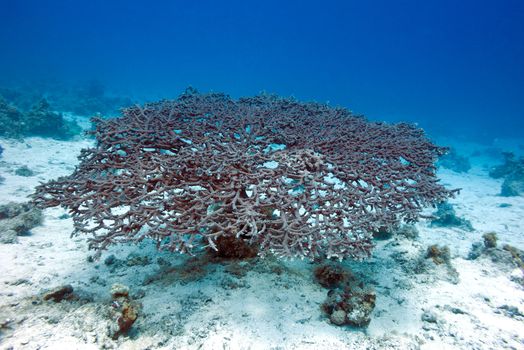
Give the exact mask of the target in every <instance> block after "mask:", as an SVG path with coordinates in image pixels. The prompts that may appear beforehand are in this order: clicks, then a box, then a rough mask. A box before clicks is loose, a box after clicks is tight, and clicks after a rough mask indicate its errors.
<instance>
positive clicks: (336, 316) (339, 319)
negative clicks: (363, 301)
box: [329, 310, 346, 326]
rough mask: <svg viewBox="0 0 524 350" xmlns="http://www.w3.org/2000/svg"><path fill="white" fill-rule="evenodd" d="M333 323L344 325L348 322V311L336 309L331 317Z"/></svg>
mask: <svg viewBox="0 0 524 350" xmlns="http://www.w3.org/2000/svg"><path fill="white" fill-rule="evenodd" d="M329 320H330V321H331V323H333V324H336V325H337V326H342V325H344V324H345V323H346V312H345V311H344V310H337V311H334V312H333V313H332V314H331V316H330V317H329Z"/></svg>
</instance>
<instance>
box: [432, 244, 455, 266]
mask: <svg viewBox="0 0 524 350" xmlns="http://www.w3.org/2000/svg"><path fill="white" fill-rule="evenodd" d="M426 258H431V259H432V260H433V262H434V263H435V264H437V265H440V264H449V262H450V259H451V254H450V252H449V247H448V246H438V245H436V244H433V245H430V246H429V247H428V249H427V251H426Z"/></svg>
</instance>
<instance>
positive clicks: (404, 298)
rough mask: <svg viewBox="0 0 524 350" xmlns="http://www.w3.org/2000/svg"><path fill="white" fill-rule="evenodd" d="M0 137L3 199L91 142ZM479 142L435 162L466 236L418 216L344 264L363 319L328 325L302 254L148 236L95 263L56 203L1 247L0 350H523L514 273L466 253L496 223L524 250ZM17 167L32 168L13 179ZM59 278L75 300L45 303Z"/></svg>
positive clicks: (522, 220)
mask: <svg viewBox="0 0 524 350" xmlns="http://www.w3.org/2000/svg"><path fill="white" fill-rule="evenodd" d="M0 144H1V145H2V147H4V149H5V150H4V153H3V155H2V157H1V158H0V176H2V177H4V178H5V182H4V183H3V184H2V185H0V204H6V203H8V202H24V201H27V196H28V195H30V194H31V193H32V192H33V189H34V187H35V186H36V185H37V184H38V183H39V182H41V181H47V180H50V179H53V178H56V177H58V176H62V175H67V174H69V173H71V171H72V170H73V169H74V166H75V164H76V163H77V160H76V157H77V155H78V154H79V152H80V149H82V148H85V147H87V146H90V145H91V144H92V141H91V140H85V139H78V140H75V141H54V140H49V139H43V138H27V139H25V140H24V141H23V142H22V141H13V140H6V139H0ZM484 148H486V146H481V145H475V144H461V145H458V146H457V149H459V150H460V151H462V152H463V154H470V155H471V154H472V153H473V152H474V151H478V150H480V153H479V152H477V153H476V154H477V155H478V156H477V157H476V158H475V157H473V158H471V161H472V163H473V168H472V169H471V170H470V171H469V172H468V173H456V172H453V171H451V170H446V169H443V170H440V171H439V176H440V178H441V179H442V182H443V183H444V184H446V185H447V186H449V187H450V188H461V189H462V190H461V193H460V195H459V196H458V197H457V198H455V199H452V200H450V203H452V204H453V206H454V208H455V210H456V212H457V215H458V216H460V217H463V218H465V219H467V220H469V221H470V222H471V224H472V226H473V228H474V230H473V231H468V230H463V229H461V228H446V227H431V226H430V225H429V223H428V222H419V223H417V225H416V228H417V229H418V231H419V236H418V237H417V238H407V237H404V236H399V235H397V236H393V237H392V238H390V239H386V240H380V241H377V246H376V248H375V250H374V252H373V256H372V257H371V258H370V259H368V260H365V261H361V262H357V261H350V262H345V263H344V266H346V267H347V268H349V269H351V270H352V271H353V273H354V274H355V275H356V276H358V278H359V279H361V280H362V281H363V282H364V283H365V284H366V285H368V286H372V287H373V288H374V289H375V291H376V295H377V301H376V307H375V309H374V311H373V316H372V320H371V323H370V324H369V326H367V327H366V328H353V327H349V326H343V327H339V326H335V325H333V324H331V323H330V321H329V318H328V317H327V316H326V315H324V314H323V313H322V311H321V309H320V305H321V304H322V303H323V302H324V300H325V298H326V295H327V292H328V290H327V289H326V288H324V287H322V286H321V285H319V284H318V283H317V282H316V281H315V280H314V278H313V269H314V268H315V266H316V265H315V264H313V263H311V262H308V261H305V260H304V261H301V260H291V261H281V260H275V259H264V260H262V259H258V258H257V259H253V260H250V261H244V262H234V261H233V262H231V261H230V262H216V261H211V260H209V259H207V258H206V257H205V256H201V257H186V256H180V255H176V254H172V253H169V252H157V251H156V250H155V246H154V244H153V243H151V242H143V243H142V244H140V245H133V246H131V245H129V246H128V245H125V246H117V247H112V248H111V249H110V250H109V251H107V252H104V254H103V255H102V257H101V259H100V260H96V261H94V260H93V259H92V254H93V252H91V251H89V250H88V249H87V244H86V239H85V237H73V238H70V234H71V231H72V220H71V219H70V218H68V217H67V215H64V214H66V211H65V210H63V209H60V208H53V209H47V210H45V211H44V221H43V224H42V225H41V226H38V227H36V228H34V229H32V230H31V233H30V234H29V235H25V236H20V237H18V241H19V242H18V243H15V244H0V326H1V327H0V349H100V348H105V349H116V348H118V349H524V287H523V280H524V276H523V272H522V271H521V270H519V269H518V268H516V267H515V266H512V265H511V264H509V263H508V261H507V259H506V258H505V256H504V252H503V250H502V249H498V250H493V251H491V252H488V251H486V252H485V253H483V254H481V255H480V256H479V257H478V258H476V259H468V254H469V252H470V250H471V247H472V244H473V243H475V242H482V241H483V238H482V236H483V234H485V233H487V232H496V234H497V236H498V238H499V246H502V245H504V244H509V245H511V246H514V247H516V248H519V249H524V197H522V196H520V197H501V196H499V195H498V194H499V192H500V187H501V183H502V180H495V179H492V178H490V177H489V176H488V169H489V167H491V166H493V165H495V164H496V163H497V160H495V159H493V158H490V156H489V154H488V152H487V151H486V153H485V154H484V153H483V152H482V149H484ZM23 165H26V166H27V167H29V168H30V169H31V170H33V171H34V172H35V174H34V175H33V176H29V177H24V176H19V175H16V174H15V170H16V169H17V168H19V167H21V166H23ZM432 244H438V245H440V246H443V245H445V246H447V247H449V249H450V253H451V259H450V262H449V264H440V265H437V264H434V263H432V262H430V263H428V261H427V259H425V254H426V251H427V248H428V246H430V245H432ZM116 283H118V284H122V285H124V286H127V287H128V288H129V295H130V298H132V299H133V300H134V301H135V302H136V303H138V304H140V309H139V310H140V311H139V313H138V318H137V320H136V322H135V323H134V325H133V327H132V328H131V330H130V331H129V333H128V334H127V335H122V336H120V337H118V338H117V339H113V337H111V336H110V334H111V329H112V327H114V324H115V322H116V320H115V318H114V314H113V313H112V311H111V308H112V307H114V305H113V301H112V298H111V287H112V286H113V285H114V284H116ZM63 285H71V286H72V287H73V289H74V293H75V295H76V296H77V297H76V298H74V299H72V300H62V301H61V302H53V301H42V298H41V296H42V295H43V293H45V291H48V290H50V289H53V288H55V287H59V286H63Z"/></svg>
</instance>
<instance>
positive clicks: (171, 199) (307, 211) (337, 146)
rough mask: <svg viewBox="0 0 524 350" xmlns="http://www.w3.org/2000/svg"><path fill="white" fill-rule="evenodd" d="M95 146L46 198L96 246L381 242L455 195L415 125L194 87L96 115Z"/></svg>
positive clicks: (363, 245) (39, 200)
mask: <svg viewBox="0 0 524 350" xmlns="http://www.w3.org/2000/svg"><path fill="white" fill-rule="evenodd" d="M94 121H95V123H96V130H94V131H93V134H94V135H95V137H96V139H97V145H96V147H95V148H91V149H86V150H83V151H82V153H81V155H80V160H81V163H80V165H79V167H78V168H77V169H76V170H75V172H74V173H73V174H72V175H70V176H68V177H63V178H59V179H57V180H56V181H51V182H49V183H46V184H42V185H40V186H39V187H38V188H37V190H36V193H35V194H34V196H33V201H34V202H35V203H36V204H37V205H38V206H40V207H51V206H57V205H62V206H64V207H67V208H68V209H69V210H70V212H71V214H72V215H73V219H74V223H75V233H88V234H91V235H92V237H91V238H90V247H91V248H94V249H98V250H101V249H105V248H106V247H107V246H108V245H110V244H114V243H118V242H137V241H141V240H143V239H144V238H152V239H154V240H156V241H157V242H158V246H159V248H161V249H168V250H172V251H179V252H183V253H191V252H194V251H195V249H199V248H203V247H205V246H210V247H211V248H214V247H216V241H217V239H218V238H220V237H235V238H237V239H243V240H246V241H248V242H249V243H250V244H255V245H256V246H258V247H259V251H260V253H261V254H266V253H268V252H272V253H274V254H276V255H279V256H286V257H291V256H305V257H308V258H312V257H315V256H317V255H320V254H326V255H327V256H336V257H339V258H346V257H352V258H358V257H363V256H366V255H368V254H369V252H370V250H371V248H372V242H371V237H372V233H373V232H374V231H377V230H379V229H382V228H384V227H386V228H388V227H391V226H395V225H397V224H398V223H399V222H400V221H401V220H404V221H407V222H412V221H415V220H417V219H418V218H419V215H420V212H421V210H422V209H423V207H425V206H428V205H434V204H436V203H438V202H441V201H443V200H446V199H447V198H448V197H450V196H452V195H453V193H454V191H450V190H447V189H445V188H444V187H443V186H442V185H440V184H439V183H438V180H437V179H436V176H435V167H434V163H435V161H436V160H437V158H438V157H439V156H440V155H442V154H444V153H445V149H444V148H441V147H437V146H435V145H434V144H432V143H431V142H430V141H429V140H427V139H426V138H425V136H424V133H423V131H422V130H420V129H418V128H416V127H414V126H412V125H408V124H396V125H388V124H384V123H373V122H369V121H367V120H365V119H364V118H363V117H360V116H354V115H352V114H351V113H350V112H349V111H348V110H346V109H342V108H331V107H328V106H326V105H322V104H316V103H300V102H297V101H295V100H291V99H282V98H278V97H276V96H267V95H261V96H256V97H252V98H241V99H239V100H238V101H234V100H232V99H230V98H229V97H228V96H226V95H223V94H205V95H204V94H199V93H196V92H194V91H188V92H186V93H184V94H183V95H181V96H180V97H179V98H178V99H177V100H174V101H161V102H158V103H152V104H146V105H144V106H142V107H140V106H136V107H131V108H128V109H126V110H124V111H123V116H122V117H120V118H116V119H108V120H102V119H95V120H94Z"/></svg>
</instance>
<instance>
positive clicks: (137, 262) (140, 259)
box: [126, 253, 151, 266]
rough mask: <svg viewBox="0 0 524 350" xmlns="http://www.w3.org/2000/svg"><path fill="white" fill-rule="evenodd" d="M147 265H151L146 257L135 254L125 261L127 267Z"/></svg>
mask: <svg viewBox="0 0 524 350" xmlns="http://www.w3.org/2000/svg"><path fill="white" fill-rule="evenodd" d="M149 264H151V258H150V257H149V256H147V255H143V256H141V255H138V254H136V253H131V254H129V255H128V256H127V259H126V265H127V266H146V265H149Z"/></svg>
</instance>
